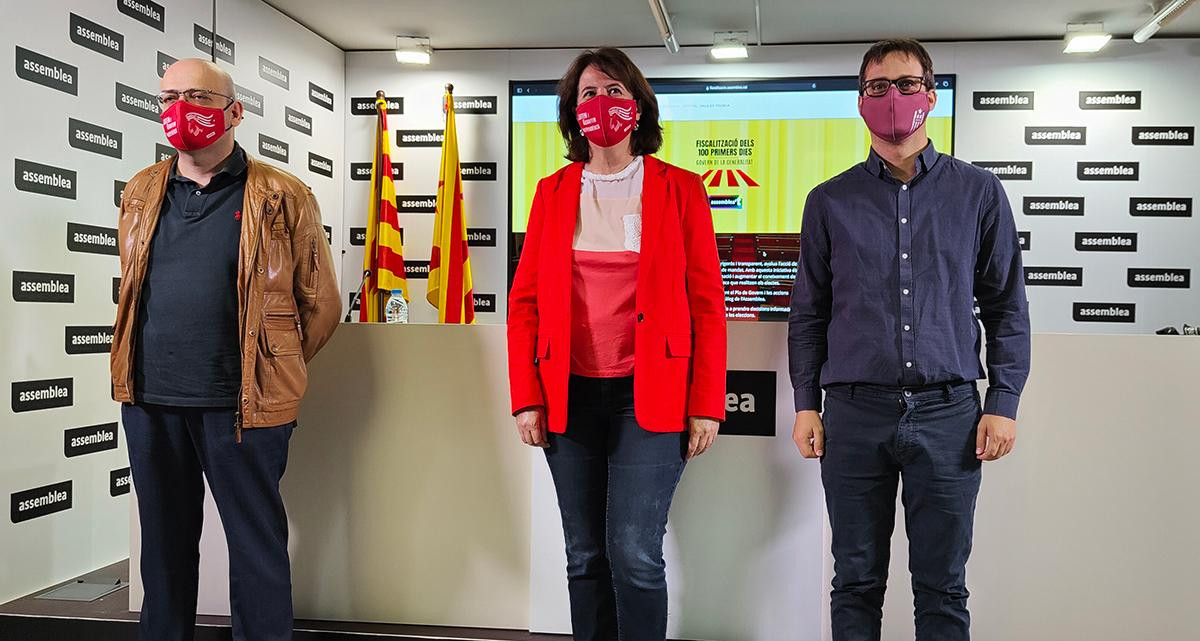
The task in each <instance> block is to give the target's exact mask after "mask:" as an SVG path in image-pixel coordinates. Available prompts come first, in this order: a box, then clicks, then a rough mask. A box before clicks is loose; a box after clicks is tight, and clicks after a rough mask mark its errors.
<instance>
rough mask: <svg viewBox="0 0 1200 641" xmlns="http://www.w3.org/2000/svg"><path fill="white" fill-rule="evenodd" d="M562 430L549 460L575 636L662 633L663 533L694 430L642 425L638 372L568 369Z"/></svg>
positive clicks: (630, 640)
mask: <svg viewBox="0 0 1200 641" xmlns="http://www.w3.org/2000/svg"><path fill="white" fill-rule="evenodd" d="M568 394H569V399H570V400H569V401H568V403H569V407H568V411H567V417H568V419H567V431H566V433H565V434H550V436H549V438H550V447H549V448H548V449H547V450H546V461H547V462H548V463H549V465H550V474H551V476H553V478H554V488H555V490H556V492H557V493H558V507H559V510H560V512H561V513H562V522H563V533H564V535H565V538H566V543H567V586H568V591H569V593H570V597H571V628H572V630H573V632H574V638H575V641H612V640H613V639H620V640H621V641H663V639H665V638H666V635H667V574H666V565H665V563H664V562H663V556H662V548H663V536H664V534H666V527H667V512H668V510H669V509H670V507H671V499H672V497H673V496H674V495H675V486H676V485H678V483H679V477H680V476H681V475H682V474H683V467H684V462H685V458H684V457H685V455H686V453H687V433H686V432H680V433H676V432H672V433H654V432H647V431H646V430H643V429H642V428H641V427H640V426H639V425H638V424H637V420H636V419H635V418H634V414H633V378H632V377H625V378H611V379H606V378H585V377H582V376H571V381H570V388H569V392H568Z"/></svg>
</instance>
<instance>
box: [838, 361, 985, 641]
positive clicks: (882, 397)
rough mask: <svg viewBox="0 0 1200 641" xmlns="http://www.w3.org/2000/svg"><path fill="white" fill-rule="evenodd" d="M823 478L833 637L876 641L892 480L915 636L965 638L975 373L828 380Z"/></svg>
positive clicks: (892, 514) (924, 640)
mask: <svg viewBox="0 0 1200 641" xmlns="http://www.w3.org/2000/svg"><path fill="white" fill-rule="evenodd" d="M825 399H826V400H825V413H824V416H823V422H824V425H825V456H824V457H823V458H822V459H821V480H822V481H823V483H824V486H825V501H826V505H827V507H828V509H829V521H830V526H831V528H832V530H833V546H832V547H833V558H834V578H833V592H832V603H831V620H832V627H833V639H834V641H878V640H879V638H880V622H881V621H882V619H883V593H884V589H885V587H886V586H887V572H888V562H889V552H890V550H891V538H892V529H893V528H894V526H895V520H896V488H897V485H898V483H899V481H900V480H901V479H903V482H904V485H903V491H902V493H901V500H902V502H903V504H904V520H905V526H906V529H907V532H908V541H909V553H908V558H909V571H910V572H911V574H912V589H913V595H914V605H915V616H916V641H967V640H968V639H970V627H971V617H970V614H969V613H968V612H967V597H968V595H969V593H968V592H967V585H966V564H967V557H968V556H969V555H970V553H971V535H972V526H973V523H974V517H975V497H976V495H977V494H978V493H979V481H980V475H981V474H980V472H981V470H980V462H979V460H978V459H977V458H975V434H976V428H977V426H978V424H979V419H980V416H981V412H980V405H979V393H978V392H977V391H976V388H975V385H974V383H963V384H958V385H946V386H941V387H936V388H932V389H919V390H916V389H901V388H894V389H891V388H880V387H875V386H869V385H853V386H849V385H840V386H830V387H829V388H828V389H827V390H826V396H825Z"/></svg>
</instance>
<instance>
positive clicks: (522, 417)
mask: <svg viewBox="0 0 1200 641" xmlns="http://www.w3.org/2000/svg"><path fill="white" fill-rule="evenodd" d="M517 433H518V434H520V435H521V442H522V443H524V444H526V445H532V446H533V447H540V448H543V449H545V448H547V447H550V441H549V440H547V438H546V410H545V409H544V408H541V407H534V408H530V409H527V410H521V411H520V412H518V413H517Z"/></svg>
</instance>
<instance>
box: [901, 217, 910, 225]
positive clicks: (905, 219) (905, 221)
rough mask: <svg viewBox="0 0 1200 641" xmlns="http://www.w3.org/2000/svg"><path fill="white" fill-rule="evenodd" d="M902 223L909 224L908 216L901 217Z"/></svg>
mask: <svg viewBox="0 0 1200 641" xmlns="http://www.w3.org/2000/svg"><path fill="white" fill-rule="evenodd" d="M900 224H901V225H907V224H908V219H907V218H901V219H900Z"/></svg>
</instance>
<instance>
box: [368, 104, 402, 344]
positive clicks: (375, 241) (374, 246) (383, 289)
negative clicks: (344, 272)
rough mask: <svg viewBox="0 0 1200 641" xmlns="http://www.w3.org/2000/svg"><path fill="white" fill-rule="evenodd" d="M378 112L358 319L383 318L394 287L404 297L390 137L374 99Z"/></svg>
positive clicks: (382, 108) (381, 107)
mask: <svg viewBox="0 0 1200 641" xmlns="http://www.w3.org/2000/svg"><path fill="white" fill-rule="evenodd" d="M375 111H376V113H377V114H378V116H379V123H378V126H377V127H376V128H375V157H374V158H373V159H372V160H371V205H370V214H369V216H368V218H367V242H366V252H365V253H364V254H363V270H364V271H366V270H371V275H370V277H368V278H367V280H366V282H365V283H364V284H363V292H362V302H361V304H360V307H359V310H358V320H359V322H368V323H378V322H380V321H382V320H383V302H384V301H385V300H386V297H387V296H388V295H390V293H391V292H392V291H394V290H399V291H401V292H403V293H404V300H405V301H408V300H410V299H409V296H408V278H407V277H406V276H405V274H404V243H403V241H402V240H401V239H400V218H399V216H398V215H397V214H396V183H395V182H393V180H392V154H391V149H392V141H391V138H390V137H389V136H388V126H387V101H386V100H385V99H383V98H376V99H375Z"/></svg>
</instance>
